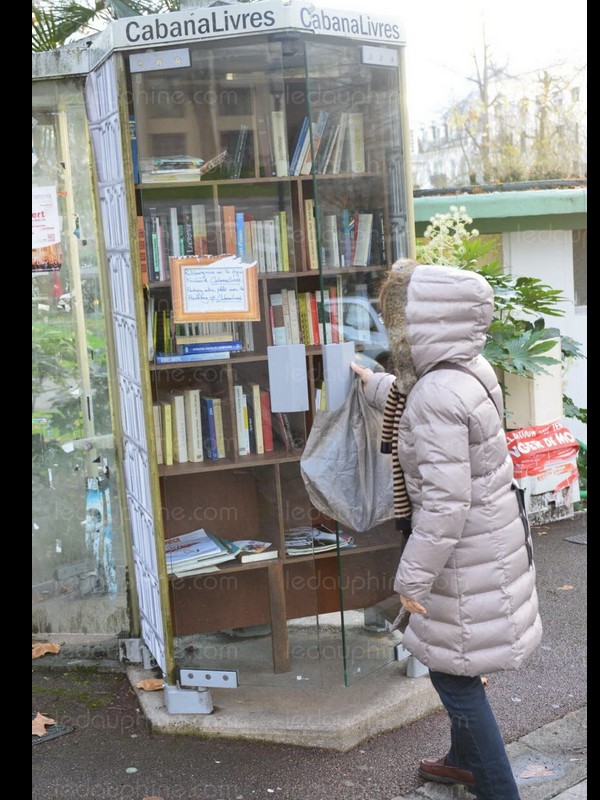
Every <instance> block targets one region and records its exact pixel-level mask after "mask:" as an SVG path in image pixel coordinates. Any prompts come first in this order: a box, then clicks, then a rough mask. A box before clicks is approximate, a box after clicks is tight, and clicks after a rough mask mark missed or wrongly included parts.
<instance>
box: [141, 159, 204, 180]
mask: <svg viewBox="0 0 600 800" xmlns="http://www.w3.org/2000/svg"><path fill="white" fill-rule="evenodd" d="M203 164H204V159H202V158H195V157H194V156H185V155H178V156H154V157H152V158H141V159H140V160H139V175H140V181H141V183H168V182H170V181H176V182H177V183H179V182H180V181H198V180H200V175H201V172H200V168H201V167H202V165H203Z"/></svg>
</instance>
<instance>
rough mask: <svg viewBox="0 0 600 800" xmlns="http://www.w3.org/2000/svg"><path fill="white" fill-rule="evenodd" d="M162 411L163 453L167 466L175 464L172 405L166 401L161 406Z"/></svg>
mask: <svg viewBox="0 0 600 800" xmlns="http://www.w3.org/2000/svg"><path fill="white" fill-rule="evenodd" d="M160 409H161V412H162V413H161V422H162V426H161V431H162V451H163V461H164V463H165V466H167V467H170V466H172V464H173V422H172V420H171V404H170V403H169V402H168V401H166V400H164V401H162V402H161V404H160Z"/></svg>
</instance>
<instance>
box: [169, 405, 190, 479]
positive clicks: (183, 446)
mask: <svg viewBox="0 0 600 800" xmlns="http://www.w3.org/2000/svg"><path fill="white" fill-rule="evenodd" d="M171 424H172V425H173V461H175V462H176V463H177V464H183V463H185V462H186V461H187V460H188V454H187V431H186V428H185V403H184V398H183V395H181V394H176V395H172V396H171Z"/></svg>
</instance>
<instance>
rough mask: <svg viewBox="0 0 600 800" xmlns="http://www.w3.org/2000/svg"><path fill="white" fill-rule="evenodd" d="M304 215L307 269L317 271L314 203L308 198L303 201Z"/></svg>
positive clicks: (317, 253)
mask: <svg viewBox="0 0 600 800" xmlns="http://www.w3.org/2000/svg"><path fill="white" fill-rule="evenodd" d="M304 213H305V216H306V238H307V241H306V251H307V259H308V268H309V269H311V270H318V269H319V252H318V243H317V224H316V220H315V201H314V200H313V199H312V198H308V199H306V200H305V201H304Z"/></svg>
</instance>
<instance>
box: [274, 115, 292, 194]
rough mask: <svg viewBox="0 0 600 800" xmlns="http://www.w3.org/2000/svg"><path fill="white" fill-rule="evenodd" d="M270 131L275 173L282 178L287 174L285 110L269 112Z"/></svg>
mask: <svg viewBox="0 0 600 800" xmlns="http://www.w3.org/2000/svg"><path fill="white" fill-rule="evenodd" d="M271 131H272V133H273V153H274V156H275V175H276V176H277V177H278V178H282V177H284V176H286V175H287V174H288V171H289V163H288V148H287V137H286V132H285V112H284V111H272V112H271Z"/></svg>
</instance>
